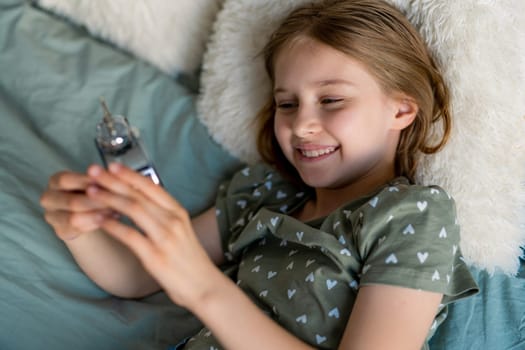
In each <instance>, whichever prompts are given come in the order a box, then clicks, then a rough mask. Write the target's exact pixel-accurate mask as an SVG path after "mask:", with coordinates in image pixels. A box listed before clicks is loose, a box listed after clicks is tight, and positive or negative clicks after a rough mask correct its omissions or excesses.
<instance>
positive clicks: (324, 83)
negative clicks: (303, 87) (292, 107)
mask: <svg viewBox="0 0 525 350" xmlns="http://www.w3.org/2000/svg"><path fill="white" fill-rule="evenodd" d="M312 85H316V86H319V87H323V86H330V85H350V86H354V85H355V84H354V83H352V82H351V81H348V80H344V79H327V80H321V81H317V82H314V83H313V84H312ZM286 91H287V90H286V89H285V88H282V87H276V88H275V89H274V90H273V92H274V93H278V92H286Z"/></svg>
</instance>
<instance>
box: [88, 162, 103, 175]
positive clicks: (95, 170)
mask: <svg viewBox="0 0 525 350" xmlns="http://www.w3.org/2000/svg"><path fill="white" fill-rule="evenodd" d="M101 172H102V168H101V167H100V166H98V165H93V166H91V167H90V168H89V169H88V174H89V175H91V176H98V175H100V173H101Z"/></svg>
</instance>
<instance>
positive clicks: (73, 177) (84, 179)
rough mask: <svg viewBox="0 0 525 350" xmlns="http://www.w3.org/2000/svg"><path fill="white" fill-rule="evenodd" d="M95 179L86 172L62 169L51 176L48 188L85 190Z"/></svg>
mask: <svg viewBox="0 0 525 350" xmlns="http://www.w3.org/2000/svg"><path fill="white" fill-rule="evenodd" d="M92 183H93V180H92V179H91V178H90V177H89V176H87V175H84V174H79V173H74V172H72V171H61V172H58V173H56V174H54V175H52V176H51V177H50V178H49V183H48V188H49V189H51V190H63V191H76V190H77V191H83V190H85V189H86V188H87V187H88V186H89V185H90V184H92Z"/></svg>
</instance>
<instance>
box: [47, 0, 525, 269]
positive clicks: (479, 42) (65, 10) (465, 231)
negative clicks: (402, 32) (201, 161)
mask: <svg viewBox="0 0 525 350" xmlns="http://www.w3.org/2000/svg"><path fill="white" fill-rule="evenodd" d="M307 1H312V0H286V1H285V0H282V1H281V0H279V1H277V0H275V1H268V0H224V1H221V0H199V1H197V0H179V1H170V0H155V1H153V0H152V1H133V2H129V1H127V0H111V1H110V0H75V1H73V0H40V4H41V5H42V6H44V7H47V8H48V9H51V10H53V11H56V12H58V13H61V14H64V15H66V16H68V17H69V18H71V19H73V20H74V21H76V22H78V23H81V24H84V25H86V26H87V28H88V29H90V31H91V32H92V33H93V34H94V35H96V36H99V37H102V38H105V39H107V40H109V41H111V42H112V43H114V44H116V45H118V46H120V47H122V48H125V49H127V50H129V51H130V52H132V53H134V54H136V55H137V56H138V57H140V58H142V59H144V60H147V61H149V62H150V63H152V64H154V65H156V66H157V67H159V69H161V70H163V71H164V72H166V73H168V74H171V73H173V72H175V71H177V70H184V71H190V72H191V71H194V70H195V69H196V68H197V67H199V66H200V65H201V64H202V67H203V74H202V78H201V89H202V91H201V94H200V98H199V103H198V110H199V117H200V118H201V120H202V121H203V122H204V123H205V124H206V125H207V127H208V129H209V131H210V133H211V134H212V136H213V137H214V138H215V139H216V140H217V141H218V142H219V143H220V144H222V145H223V146H224V147H225V148H226V149H228V150H229V151H230V152H231V153H232V154H233V155H235V156H237V157H239V158H240V159H242V160H245V161H253V160H254V159H257V156H256V152H255V145H254V142H253V140H254V137H253V136H254V134H253V133H254V130H253V129H252V124H251V120H252V118H253V116H254V115H255V112H256V111H257V110H258V109H259V107H260V106H261V104H262V102H263V101H262V98H263V96H264V93H265V92H266V91H268V89H269V88H270V87H269V82H268V80H267V78H266V76H265V74H264V70H263V66H262V61H260V59H257V58H255V56H256V54H257V53H258V52H259V50H260V49H261V47H262V45H263V43H264V41H265V40H264V39H265V38H266V37H267V36H268V35H269V33H270V32H271V31H272V30H273V28H274V27H275V26H276V24H277V22H278V21H279V20H280V19H281V18H282V17H283V16H284V15H285V14H286V13H288V12H289V11H290V10H291V9H292V8H294V7H296V6H298V5H300V4H302V3H305V2H307ZM389 1H390V2H391V3H393V4H395V5H396V6H398V7H399V8H400V9H402V10H403V12H404V13H405V14H406V15H407V16H408V17H409V19H410V20H411V21H412V23H414V24H415V25H416V27H417V28H418V29H419V30H420V32H421V33H422V34H423V37H424V38H425V40H426V42H427V43H428V45H429V47H430V48H431V50H432V51H433V52H434V54H435V56H436V57H437V59H438V61H439V62H440V63H441V65H442V66H443V68H444V76H445V78H446V80H447V81H448V83H449V85H450V86H451V92H452V111H453V113H454V117H455V125H454V127H455V128H454V132H453V135H452V138H451V142H450V144H449V145H448V146H447V147H446V149H445V150H444V151H443V152H441V153H439V154H438V155H434V156H431V157H427V158H425V160H424V162H423V164H422V166H421V167H420V170H419V173H418V181H419V182H421V183H437V184H439V185H441V186H443V187H445V188H446V189H447V190H448V191H449V192H450V193H451V194H452V195H453V196H454V197H455V199H456V202H457V206H458V214H459V221H460V224H461V225H462V243H461V246H462V250H463V253H464V256H465V258H466V260H467V262H468V263H469V264H471V265H473V266H476V267H480V268H485V269H487V270H489V271H491V272H493V271H496V270H498V269H499V270H501V271H503V272H505V273H509V274H512V273H514V272H515V271H516V269H517V266H518V256H519V255H520V249H519V247H520V246H522V245H524V244H525V227H524V226H523V222H524V220H523V214H524V213H525V205H524V204H525V190H524V188H525V187H524V185H523V181H524V180H525V58H524V57H525V55H523V53H524V52H525V26H524V25H523V23H525V2H524V1H522V0H501V1H488V0H461V1H452V0H433V1H426V0H389ZM221 5H223V7H222V8H221ZM216 15H217V17H215V16H216ZM210 34H211V36H210Z"/></svg>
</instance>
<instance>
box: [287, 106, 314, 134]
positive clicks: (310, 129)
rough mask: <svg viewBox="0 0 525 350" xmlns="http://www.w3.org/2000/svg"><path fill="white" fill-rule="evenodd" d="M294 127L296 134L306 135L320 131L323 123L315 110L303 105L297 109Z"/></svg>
mask: <svg viewBox="0 0 525 350" xmlns="http://www.w3.org/2000/svg"><path fill="white" fill-rule="evenodd" d="M292 128H293V132H294V134H295V135H296V136H298V137H305V136H308V135H313V134H315V133H317V132H319V130H320V129H321V125H320V123H319V118H318V117H317V114H316V113H315V111H314V110H312V109H311V108H308V107H307V106H304V105H302V106H299V107H298V109H297V114H296V116H295V118H294V122H293V126H292Z"/></svg>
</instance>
